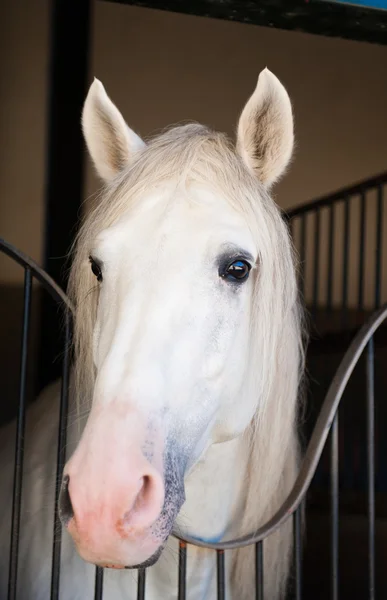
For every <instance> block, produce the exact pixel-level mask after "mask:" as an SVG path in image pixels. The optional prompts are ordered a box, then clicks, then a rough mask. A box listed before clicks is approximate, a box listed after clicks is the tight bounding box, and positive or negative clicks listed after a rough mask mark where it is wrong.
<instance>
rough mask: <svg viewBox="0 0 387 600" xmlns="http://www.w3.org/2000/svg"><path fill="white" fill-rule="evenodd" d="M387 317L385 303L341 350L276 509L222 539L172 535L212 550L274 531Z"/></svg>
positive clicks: (291, 507)
mask: <svg viewBox="0 0 387 600" xmlns="http://www.w3.org/2000/svg"><path fill="white" fill-rule="evenodd" d="M386 320H387V303H385V304H383V306H382V307H381V308H380V309H378V310H377V311H375V312H374V313H373V314H372V315H371V317H370V318H369V319H368V320H367V321H366V323H365V324H364V325H363V326H362V327H361V328H360V329H359V331H358V332H357V334H356V335H355V337H354V338H353V339H352V341H351V343H350V345H349V348H348V350H347V351H346V353H345V354H344V357H343V359H342V360H341V362H340V365H339V367H338V369H337V371H336V373H335V375H334V377H333V379H332V381H331V383H330V385H329V388H328V392H327V394H326V396H325V400H324V402H323V404H322V407H321V409H320V411H319V414H318V417H317V420H316V423H315V425H314V428H313V431H312V435H311V437H310V440H309V443H308V447H307V449H306V452H305V454H304V458H303V460H302V462H301V465H300V469H299V471H298V475H297V478H296V481H295V482H294V484H293V487H292V489H291V490H290V492H289V494H288V496H287V497H286V499H285V500H284V501H283V503H282V504H281V506H280V507H279V508H278V509H277V511H276V512H275V513H274V515H273V516H272V517H271V518H270V519H269V520H268V521H266V523H265V524H264V525H262V526H261V527H258V529H254V531H252V532H250V533H246V534H245V535H242V536H240V537H237V538H234V539H231V540H227V541H224V542H208V541H204V540H201V539H200V538H195V537H193V536H190V535H184V537H183V536H182V534H181V533H180V532H178V531H176V530H173V532H172V533H173V535H174V537H176V538H178V539H179V540H183V541H184V542H186V543H187V544H194V545H195V546H198V547H200V548H211V549H213V550H231V549H233V548H242V547H246V546H250V545H251V544H255V543H258V542H260V541H262V540H264V539H265V538H267V537H268V536H269V535H272V534H273V533H274V532H275V531H277V530H278V529H279V528H280V527H281V525H282V524H283V523H285V522H286V521H287V520H288V518H289V514H292V513H293V512H294V511H295V510H296V509H297V507H298V505H299V504H300V502H301V501H302V500H303V498H304V497H305V495H306V493H307V491H308V488H309V486H310V484H311V482H312V479H313V476H314V475H315V473H316V469H317V466H318V463H319V461H320V459H321V455H322V452H323V450H324V448H325V443H326V440H327V438H328V436H329V435H330V432H331V425H332V422H333V420H334V419H335V415H336V413H337V410H338V408H339V405H340V401H341V398H342V396H343V393H344V391H345V389H346V387H347V384H348V381H349V379H350V377H351V375H352V373H353V371H354V369H355V367H356V365H357V363H358V361H359V359H360V357H361V356H362V354H363V351H364V349H365V347H366V346H367V344H368V342H369V340H370V339H371V337H372V336H373V334H374V333H375V331H377V330H378V328H379V327H380V326H381V324H382V323H383V322H384V321H386Z"/></svg>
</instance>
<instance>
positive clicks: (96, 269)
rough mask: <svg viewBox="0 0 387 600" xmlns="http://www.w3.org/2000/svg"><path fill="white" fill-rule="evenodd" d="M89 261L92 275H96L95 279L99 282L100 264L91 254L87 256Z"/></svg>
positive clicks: (100, 278) (100, 275)
mask: <svg viewBox="0 0 387 600" xmlns="http://www.w3.org/2000/svg"><path fill="white" fill-rule="evenodd" d="M89 261H90V264H91V270H92V271H93V275H95V276H96V278H97V281H99V282H101V281H102V269H101V267H100V265H99V264H98V263H97V261H96V260H95V259H94V258H93V257H92V256H89Z"/></svg>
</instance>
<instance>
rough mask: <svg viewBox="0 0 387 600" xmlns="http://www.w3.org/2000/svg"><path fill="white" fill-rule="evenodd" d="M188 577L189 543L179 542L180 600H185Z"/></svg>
mask: <svg viewBox="0 0 387 600" xmlns="http://www.w3.org/2000/svg"><path fill="white" fill-rule="evenodd" d="M186 579H187V544H186V543H185V542H180V543H179V590H178V596H177V597H178V600H185V595H186Z"/></svg>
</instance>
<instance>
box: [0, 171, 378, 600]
mask: <svg viewBox="0 0 387 600" xmlns="http://www.w3.org/2000/svg"><path fill="white" fill-rule="evenodd" d="M386 183H387V174H385V175H383V176H381V177H378V178H374V179H372V180H369V181H368V182H363V183H362V184H361V185H360V186H354V187H351V188H348V189H346V190H344V191H342V192H340V193H338V194H335V195H333V196H330V197H327V198H323V199H322V200H320V201H318V202H315V203H311V204H308V205H304V206H302V207H300V208H298V209H296V210H294V211H293V212H292V213H289V214H288V215H285V218H289V220H290V226H291V230H292V234H293V237H294V239H295V245H296V247H297V248H298V251H299V255H300V257H301V266H302V271H301V290H302V292H303V294H304V298H305V302H306V305H307V306H309V307H310V312H311V317H312V323H313V324H314V326H315V330H316V331H318V332H319V335H320V337H323V335H325V334H327V335H332V332H333V334H335V332H336V334H337V332H341V333H343V331H344V330H345V331H352V330H354V329H356V330H357V333H356V334H355V335H354V337H353V338H352V341H351V342H350V344H349V345H348V347H347V349H346V351H345V353H344V354H343V358H342V360H341V362H340V365H339V368H338V369H337V371H336V374H335V376H334V378H333V379H332V381H331V383H330V386H329V389H328V392H327V394H326V396H325V399H324V402H323V403H322V406H321V408H320V410H319V414H318V417H317V420H316V423H315V425H314V428H313V431H312V433H311V436H310V438H309V442H308V445H307V448H306V451H305V453H304V458H303V462H302V464H301V468H300V471H299V474H298V477H297V480H296V482H295V484H294V486H293V489H292V490H291V492H290V494H289V496H288V497H287V499H286V500H285V502H284V503H283V505H282V506H281V508H280V509H279V510H278V511H277V513H276V514H274V515H273V516H272V518H271V519H270V520H269V521H268V522H267V523H266V524H265V525H264V526H263V527H261V528H260V529H259V530H258V531H255V532H253V533H251V534H249V535H246V536H244V537H241V538H239V539H234V540H228V541H225V542H219V543H205V542H199V541H198V540H195V539H191V538H183V537H181V535H179V534H178V533H177V532H174V535H175V537H177V538H178V539H179V540H180V543H179V561H178V590H176V596H177V598H178V599H179V600H184V598H185V597H186V568H187V545H189V544H193V545H200V546H203V547H206V548H210V549H213V550H214V552H215V553H216V561H217V598H218V600H222V599H224V598H225V592H226V590H225V585H226V584H225V576H224V564H225V563H224V561H225V558H224V557H225V552H227V551H230V550H232V549H235V548H237V547H240V546H247V545H255V557H256V561H255V570H256V580H255V588H256V593H255V598H256V599H257V600H262V599H263V582H264V572H263V555H264V540H265V538H266V537H267V536H269V535H270V534H272V533H273V532H274V531H275V530H276V529H277V528H278V527H280V526H281V525H282V524H283V523H284V522H285V521H287V519H293V523H294V527H293V532H294V564H293V582H294V585H293V591H292V593H293V596H294V598H296V599H297V600H300V599H301V597H302V571H303V568H302V565H303V550H302V540H301V514H302V508H303V501H304V499H305V496H306V493H307V491H308V489H309V486H310V484H311V482H312V479H313V477H314V475H315V472H316V469H317V467H318V464H319V461H320V457H321V455H322V452H323V450H324V447H325V445H326V444H327V443H329V445H330V491H329V497H330V521H331V531H330V544H331V550H330V556H331V558H330V574H329V575H330V589H331V598H332V600H337V599H338V598H339V585H338V584H339V556H338V533H339V429H338V408H339V404H340V400H341V398H342V396H343V393H344V390H345V388H346V386H347V383H348V380H349V378H350V377H351V374H352V373H353V371H354V368H355V366H356V365H357V363H358V362H359V359H360V358H361V356H362V355H363V353H364V352H365V353H366V390H367V393H366V415H367V425H366V430H367V507H368V508H367V510H368V566H367V569H368V598H369V599H370V600H373V599H374V598H375V484H374V481H375V448H374V438H375V435H374V431H375V421H374V403H375V393H374V334H375V332H376V331H377V330H378V329H379V328H380V327H381V325H382V323H383V321H384V320H385V319H386V318H387V304H384V305H382V300H383V296H384V295H385V291H386V292H387V290H386V287H387V286H385V285H384V283H385V282H384V281H383V271H382V259H383V255H385V250H386V248H385V247H384V246H383V243H384V242H385V241H386V239H387V236H383V227H384V220H383V201H384V198H383V191H384V187H385V185H386ZM374 190H375V195H374V197H372V194H373V191H374ZM367 194H369V197H370V198H371V197H372V198H371V200H369V201H367V198H368V196H367ZM356 196H358V202H359V204H358V210H357V216H356V218H355V217H354V213H353V212H352V206H353V201H352V198H354V197H356ZM371 201H373V202H374V205H375V206H374V210H373V211H372V210H371V209H368V206H369V204H370V203H371ZM340 210H342V218H341V220H340V219H339V218H338V217H337V215H338V214H339V211H340ZM369 215H371V217H372V218H374V229H375V231H376V236H375V237H374V238H373V242H372V244H371V246H372V245H373V246H374V247H371V250H369V249H368V246H367V244H368V242H369V240H368V239H367V218H366V217H367V216H369ZM371 217H369V218H371ZM324 219H325V221H324ZM356 219H357V220H356ZM309 220H310V223H312V227H310V226H309ZM356 226H357V228H356ZM340 227H341V229H342V231H341V232H340ZM324 228H325V229H324ZM352 231H357V233H356V235H357V238H356V240H357V241H356V243H357V244H359V252H358V260H357V261H356V265H357V270H356V268H355V267H354V265H352V264H351V260H352V258H351V257H352V254H351V251H350V249H351V243H352V241H353V239H354V237H353V236H354V235H355V234H352V233H351V232H352ZM310 232H311V233H310ZM324 232H325V233H324ZM355 237H356V236H355ZM335 244H337V247H338V245H339V244H341V259H340V260H337V248H336V246H335ZM335 248H336V249H335ZM0 250H1V251H2V252H3V253H5V254H7V255H8V256H9V257H10V258H11V259H12V260H14V261H16V262H18V263H19V264H20V265H21V267H22V268H23V269H24V310H23V327H22V345H21V360H20V382H19V384H20V385H19V404H18V412H17V426H16V442H15V466H14V488H13V505H12V531H11V543H10V561H9V585H8V600H13V599H15V598H16V582H17V570H18V541H19V532H20V509H21V495H22V483H23V482H22V472H23V452H24V428H25V411H26V379H27V362H28V339H29V331H30V311H31V299H32V292H33V279H36V280H37V281H38V282H39V283H40V285H41V286H42V288H44V290H45V293H48V294H49V295H50V296H51V297H52V299H53V300H54V302H55V303H56V304H57V306H58V309H59V310H58V315H59V316H60V318H61V319H62V322H63V353H62V356H61V361H62V390H61V399H60V419H59V423H58V448H57V484H56V490H55V503H57V502H58V496H59V487H60V480H61V477H60V476H61V473H62V471H63V467H64V448H65V446H66V428H67V407H68V384H69V367H70V353H71V312H72V308H71V304H70V302H69V300H68V298H67V296H66V295H65V294H64V293H63V291H62V290H61V289H60V288H59V287H58V286H57V285H56V283H55V282H54V281H53V280H52V279H51V278H50V277H49V276H48V275H47V274H46V273H45V272H44V271H43V270H42V269H41V268H40V267H39V266H38V265H37V264H36V263H35V262H34V261H32V260H31V259H30V258H29V257H27V256H26V255H24V254H23V253H22V252H20V251H19V250H18V249H16V248H14V247H13V246H12V245H11V244H9V243H7V242H6V241H5V240H3V239H0ZM367 252H370V256H373V268H372V269H370V268H369V267H368V266H367V273H366V270H365V265H366V258H365V257H366V254H367ZM368 264H369V261H367V265H368ZM310 265H311V266H310ZM356 265H355V266H356ZM355 272H357V288H354V287H353V285H352V283H351V281H352V279H351V277H352V276H353V273H355ZM322 273H323V274H324V273H325V277H323V276H322ZM337 273H339V275H337ZM370 273H371V275H372V277H373V284H372V289H373V293H372V294H371V297H370V298H369V297H368V296H369V294H368V291H367V290H368V286H369V283H367V281H368V280H367V277H370V276H371V275H370ZM372 273H373V274H372ZM337 286H338V289H336V288H337ZM354 289H356V290H357V293H356V294H355V296H356V298H355V301H354V297H355V296H354ZM338 290H339V291H338ZM365 292H366V293H365ZM340 294H341V296H340ZM367 294H368V296H367ZM352 309H353V314H351V312H350V311H351V310H352ZM319 319H320V321H319ZM324 319H325V321H324ZM359 319H360V321H361V319H363V321H364V320H365V322H364V323H363V324H362V325H361V327H360V328H359V324H360V321H359ZM338 324H339V325H338ZM321 331H323V333H321ZM312 335H313V333H312ZM328 437H329V441H328ZM53 529H54V543H53V549H52V574H51V600H57V599H58V598H59V583H60V552H61V526H60V521H59V517H58V515H57V514H56V516H55V522H54V523H53ZM94 597H95V600H100V599H102V598H103V569H101V568H98V567H97V568H96V575H95V595H94ZM137 598H138V600H142V599H144V598H146V570H139V577H138V595H137Z"/></svg>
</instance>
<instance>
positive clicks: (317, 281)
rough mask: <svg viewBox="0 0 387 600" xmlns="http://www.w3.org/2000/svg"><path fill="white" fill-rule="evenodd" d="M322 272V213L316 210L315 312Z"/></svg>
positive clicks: (314, 310)
mask: <svg viewBox="0 0 387 600" xmlns="http://www.w3.org/2000/svg"><path fill="white" fill-rule="evenodd" d="M319 272H320V211H319V210H316V214H315V220H314V261H313V312H314V313H315V312H316V310H317V304H318V286H319Z"/></svg>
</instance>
